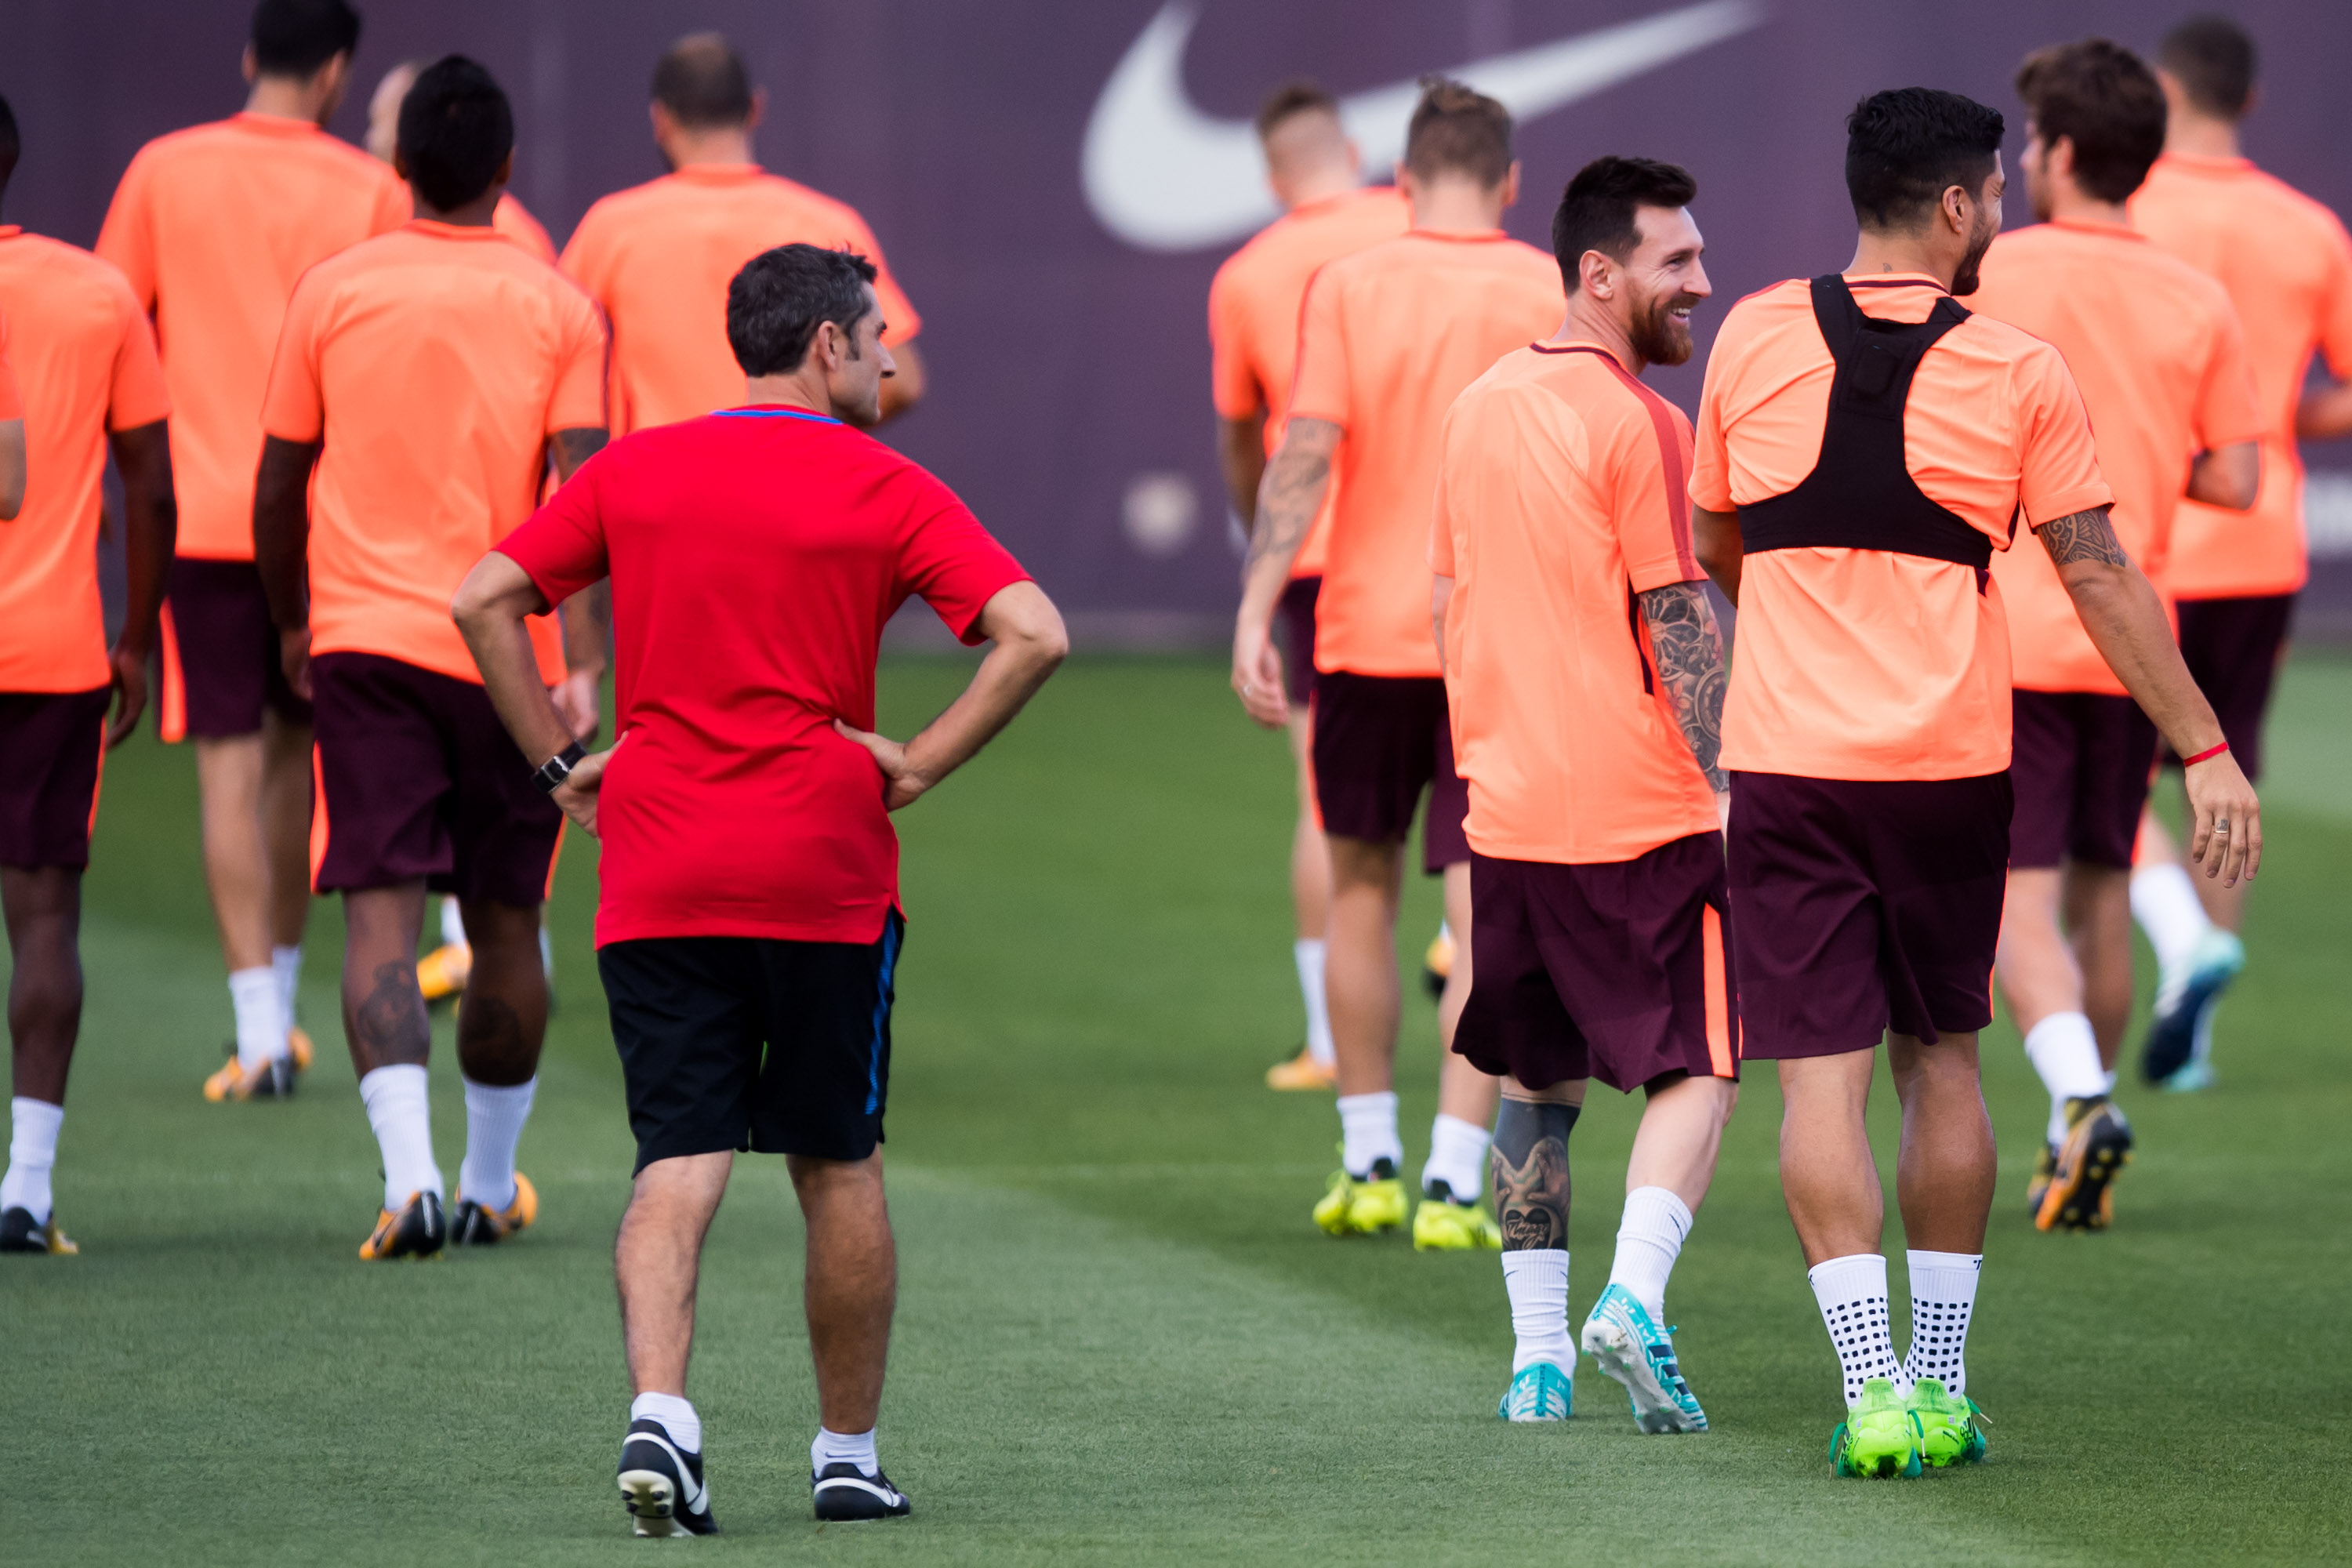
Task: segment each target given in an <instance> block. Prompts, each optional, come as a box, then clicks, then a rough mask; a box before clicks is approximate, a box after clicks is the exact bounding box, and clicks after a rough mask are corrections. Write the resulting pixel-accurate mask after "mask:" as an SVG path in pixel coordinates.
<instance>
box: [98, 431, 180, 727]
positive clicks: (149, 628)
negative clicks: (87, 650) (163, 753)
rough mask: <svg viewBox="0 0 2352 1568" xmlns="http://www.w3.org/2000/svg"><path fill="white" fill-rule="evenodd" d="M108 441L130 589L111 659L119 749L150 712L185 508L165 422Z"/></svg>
mask: <svg viewBox="0 0 2352 1568" xmlns="http://www.w3.org/2000/svg"><path fill="white" fill-rule="evenodd" d="M107 439H108V444H109V445H110V447H112V448H113V451H114V467H115V469H116V471H118V472H119V473H121V476H122V512H123V518H124V545H123V563H124V567H125V569H126V571H125V574H126V577H127V579H128V588H129V594H128V603H127V604H126V605H125V606H124V610H123V616H122V630H121V634H120V635H118V636H117V637H115V639H114V647H113V650H112V652H111V653H110V654H109V655H108V658H109V660H110V662H111V663H112V665H113V667H114V719H113V721H112V722H111V723H110V724H109V725H108V726H107V728H106V743H107V744H108V745H109V746H115V745H120V744H121V742H124V741H126V740H128V739H130V737H131V731H134V730H136V729H137V728H138V727H139V715H140V713H141V712H142V710H144V709H145V708H146V706H147V657H148V655H149V653H150V652H151V651H152V649H153V648H154V646H155V617H156V615H157V613H158V612H159V611H160V610H162V608H163V585H164V580H165V577H166V574H168V573H169V572H170V571H171V566H172V550H173V544H174V543H175V542H177V541H178V538H179V532H180V508H179V503H178V501H177V500H175V499H174V497H173V490H172V442H171V436H170V433H169V427H168V425H167V422H166V421H164V420H161V419H158V420H156V421H155V422H154V423H153V424H152V425H142V426H137V427H136V428H133V429H130V430H117V431H115V432H113V433H112V434H111V435H110V437H108V438H107Z"/></svg>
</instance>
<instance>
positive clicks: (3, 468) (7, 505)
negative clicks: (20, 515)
mask: <svg viewBox="0 0 2352 1568" xmlns="http://www.w3.org/2000/svg"><path fill="white" fill-rule="evenodd" d="M24 505H25V422H24V421H23V420H22V419H0V522H12V521H15V520H16V513H17V512H18V511H19V510H22V509H23V507H24Z"/></svg>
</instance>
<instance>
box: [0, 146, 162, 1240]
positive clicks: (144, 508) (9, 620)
mask: <svg viewBox="0 0 2352 1568" xmlns="http://www.w3.org/2000/svg"><path fill="white" fill-rule="evenodd" d="M18 152H19V142H18V139H17V133H16V116H15V115H14V114H13V113H12V112H11V111H10V110H9V108H8V105H7V103H6V102H5V100H0V194H5V191H6V189H7V184H8V177H9V176H10V175H11V174H14V173H15V172H16V159H17V154H18ZM0 318H5V322H6V325H5V328H0V346H5V351H6V357H7V360H8V362H9V365H10V366H11V367H13V369H14V371H15V382H16V384H15V385H11V384H9V380H10V378H9V376H8V373H7V371H6V370H0V427H5V426H16V428H17V429H18V430H20V431H22V432H24V433H25V434H26V438H27V442H28V444H29V447H30V451H29V452H28V453H26V454H24V456H25V457H26V459H27V460H26V462H25V463H23V464H20V465H18V466H17V468H16V473H17V475H18V476H19V477H20V478H21V479H23V480H24V488H23V489H21V490H20V491H18V492H17V495H16V497H10V496H8V495H6V494H5V493H0V912H5V920H6V923H7V928H8V950H9V956H10V961H11V963H12V964H13V970H12V973H10V976H9V981H8V1032H9V1037H10V1042H11V1044H12V1046H13V1047H14V1052H13V1057H14V1064H15V1084H14V1088H13V1089H12V1098H11V1100H10V1101H9V1110H10V1123H11V1131H10V1136H9V1141H8V1170H7V1173H6V1175H5V1176H0V1252H46V1253H53V1254H62V1253H70V1252H72V1251H74V1250H75V1247H74V1244H73V1243H72V1242H70V1241H68V1240H67V1239H66V1236H65V1232H64V1231H63V1230H62V1229H61V1228H59V1226H58V1221H57V1215H56V1212H55V1205H54V1203H53V1200H52V1194H51V1189H50V1180H49V1177H50V1172H51V1169H52V1168H53V1167H54V1166H55V1164H56V1163H57V1155H58V1130H59V1128H60V1127H62V1126H63V1124H64V1121H65V1100H66V1077H67V1072H68V1068H70V1067H71V1066H72V1064H73V1053H74V1043H75V1038H76V1037H77V1036H78V1035H79V1032H80V1026H81V999H82V980H81V957H80V953H79V933H80V926H81V878H82V870H83V868H85V867H87V866H88V865H89V837H90V830H91V828H92V826H94V825H95V823H96V820H97V816H98V781H99V773H100V768H101V766H102V763H103V759H104V752H105V748H106V747H108V746H111V745H113V744H115V743H116V742H120V741H121V740H122V739H124V738H125V737H126V736H128V735H129V734H130V733H131V731H132V730H133V728H135V727H136V726H137V724H138V722H139V714H140V710H142V708H143V707H145V706H146V702H147V659H148V656H149V654H150V653H151V652H152V648H153V639H154V635H155V616H156V608H157V606H158V605H160V604H161V603H162V601H163V582H164V575H165V573H166V572H167V570H168V569H169V567H170V565H171V561H172V531H173V505H172V453H171V441H170V437H168V436H167V434H166V433H165V425H166V418H167V416H169V415H170V413H171V407H172V405H171V397H170V395H169V394H168V393H167V392H166V391H165V389H164V384H163V368H162V366H160V365H159V364H157V363H156V360H155V339H154V335H153V333H152V331H150V329H149V327H148V325H147V314H146V312H145V311H144V310H141V309H140V308H139V301H138V300H136V299H135V298H133V297H132V295H131V288H130V285H129V284H127V283H125V282H124V281H123V278H122V274H121V273H120V272H118V271H116V270H115V269H114V268H111V267H110V266H108V265H107V264H106V263H105V262H103V261H101V260H100V259H99V258H97V257H95V256H92V255H91V254H90V253H89V251H86V250H82V249H80V248H79V247H75V246H70V245H64V244H61V243H59V242H58V241H57V240H54V239H44V238H42V237H39V236H37V235H30V234H26V232H25V231H24V230H23V229H20V228H18V227H16V226H14V225H8V226H0ZM17 386H21V388H22V395H23V397H24V398H25V399H26V404H27V405H28V406H22V407H20V406H19V405H17V402H16V397H17V391H16V388H17ZM110 448H111V450H112V453H113V457H114V461H115V467H116V468H117V470H118V471H119V472H120V473H121V477H122V499H123V516H124V521H125V523H126V525H127V527H126V540H127V549H126V564H127V566H128V569H129V587H130V597H129V603H128V605H126V607H125V610H124V614H123V621H122V629H121V633H120V634H118V635H117V637H116V638H115V642H114V647H112V649H109V648H108V647H107V646H106V619H105V615H104V613H103V611H102V610H101V609H100V603H99V591H98V530H99V518H100V511H101V501H100V485H101V483H102V481H103V479H104V477H105V473H106V459H107V455H108V451H109V449H110ZM5 479H6V476H5V475H0V491H4V490H5V489H6V488H7V486H6V483H5ZM17 500H21V502H22V505H21V507H19V506H18V505H16V501H17ZM110 697H111V700H112V702H113V706H114V721H113V723H112V724H111V725H110V724H109V723H108V722H107V707H108V703H109V700H110Z"/></svg>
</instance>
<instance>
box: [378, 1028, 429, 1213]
mask: <svg viewBox="0 0 2352 1568" xmlns="http://www.w3.org/2000/svg"><path fill="white" fill-rule="evenodd" d="M425 1082H426V1080H425V1069H424V1068H421V1067H417V1066H415V1065H414V1064H413V1063H407V1062H403V1063H401V1064H399V1065H397V1066H394V1067H388V1068H376V1069H375V1070H374V1071H373V1072H372V1073H369V1074H368V1075H367V1076H366V1077H364V1078H362V1079H360V1099H361V1100H362V1101H364V1102H365V1103H366V1105H367V1117H368V1125H369V1126H370V1127H373V1128H374V1129H375V1142H376V1147H377V1148H378V1149H380V1150H382V1151H383V1206H384V1207H386V1208H388V1209H396V1208H398V1207H399V1206H400V1205H403V1204H404V1203H406V1202H407V1201H408V1194H411V1193H431V1194H434V1195H436V1197H441V1196H446V1195H447V1189H446V1188H445V1187H443V1186H442V1185H441V1168H440V1167H439V1166H438V1165H436V1164H435V1163H433V1101H432V1098H431V1097H430V1096H429V1095H428V1094H427V1093H426V1092H425Z"/></svg>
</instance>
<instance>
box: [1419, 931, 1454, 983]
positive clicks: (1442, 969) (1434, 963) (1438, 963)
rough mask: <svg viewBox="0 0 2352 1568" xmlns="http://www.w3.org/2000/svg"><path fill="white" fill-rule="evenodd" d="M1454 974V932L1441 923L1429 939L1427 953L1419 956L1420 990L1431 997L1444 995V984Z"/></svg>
mask: <svg viewBox="0 0 2352 1568" xmlns="http://www.w3.org/2000/svg"><path fill="white" fill-rule="evenodd" d="M1453 974H1454V931H1453V928H1452V927H1450V926H1447V925H1445V924H1444V923H1443V922H1441V923H1440V924H1439V926H1438V928H1437V934H1436V935H1435V936H1433V937H1431V938H1430V939H1429V951H1428V952H1424V953H1423V954H1422V955H1421V984H1422V988H1423V990H1425V991H1427V992H1428V993H1429V994H1430V995H1432V996H1443V995H1444V994H1445V983H1446V981H1447V980H1449V979H1451V978H1452V977H1453Z"/></svg>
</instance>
